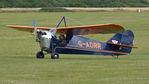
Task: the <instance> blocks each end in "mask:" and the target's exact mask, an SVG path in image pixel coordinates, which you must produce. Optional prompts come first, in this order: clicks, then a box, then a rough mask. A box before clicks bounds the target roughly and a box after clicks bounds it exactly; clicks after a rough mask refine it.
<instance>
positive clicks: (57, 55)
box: [51, 53, 59, 59]
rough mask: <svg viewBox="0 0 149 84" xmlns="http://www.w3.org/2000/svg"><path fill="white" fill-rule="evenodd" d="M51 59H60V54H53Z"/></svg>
mask: <svg viewBox="0 0 149 84" xmlns="http://www.w3.org/2000/svg"><path fill="white" fill-rule="evenodd" d="M51 59H59V54H58V53H52V54H51Z"/></svg>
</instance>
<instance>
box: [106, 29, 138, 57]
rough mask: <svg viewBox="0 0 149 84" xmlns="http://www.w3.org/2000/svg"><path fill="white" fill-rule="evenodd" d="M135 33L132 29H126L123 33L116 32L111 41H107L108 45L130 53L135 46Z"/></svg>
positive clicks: (115, 49)
mask: <svg viewBox="0 0 149 84" xmlns="http://www.w3.org/2000/svg"><path fill="white" fill-rule="evenodd" d="M133 41H134V34H133V32H132V31H131V30H126V31H124V32H121V33H117V34H115V35H114V36H113V37H112V38H111V39H110V40H109V41H107V45H108V47H110V50H111V49H112V50H114V51H119V52H125V53H128V54H129V53H130V52H131V50H132V48H136V47H135V46H133Z"/></svg>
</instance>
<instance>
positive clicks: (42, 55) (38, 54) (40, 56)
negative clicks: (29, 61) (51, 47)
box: [36, 51, 44, 58]
mask: <svg viewBox="0 0 149 84" xmlns="http://www.w3.org/2000/svg"><path fill="white" fill-rule="evenodd" d="M36 57H37V58H44V53H43V52H42V51H39V52H37V54H36Z"/></svg>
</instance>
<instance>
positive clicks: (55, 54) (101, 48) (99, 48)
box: [8, 16, 136, 59]
mask: <svg viewBox="0 0 149 84" xmlns="http://www.w3.org/2000/svg"><path fill="white" fill-rule="evenodd" d="M62 21H64V23H65V27H59V25H60V24H61V22H62ZM33 23H34V27H30V26H14V25H8V27H10V28H14V29H17V30H21V31H27V32H33V31H34V35H35V37H36V42H39V44H40V48H41V51H39V52H37V54H36V57H37V58H44V52H43V51H45V52H47V53H51V58H52V59H58V58H59V54H88V55H111V56H117V57H118V56H119V55H127V54H130V53H131V50H132V48H136V47H135V46H133V41H134V34H133V32H132V31H131V30H125V29H124V28H123V27H122V26H120V25H118V24H103V25H89V26H74V27H66V20H65V16H63V18H62V19H61V21H60V22H59V24H58V25H57V26H56V28H50V27H37V26H36V22H35V20H34V21H33ZM57 32H58V33H60V34H63V35H61V37H60V39H61V38H62V39H61V40H60V39H57V36H56V33H57ZM109 33H116V34H115V35H114V36H113V37H112V38H111V39H110V40H108V41H107V42H106V43H102V42H100V41H96V40H92V39H88V38H85V37H82V36H80V35H89V34H109ZM64 35H65V36H66V38H65V36H64Z"/></svg>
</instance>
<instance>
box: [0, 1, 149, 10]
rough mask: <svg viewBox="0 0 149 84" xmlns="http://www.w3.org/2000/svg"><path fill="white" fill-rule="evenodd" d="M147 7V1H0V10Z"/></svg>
mask: <svg viewBox="0 0 149 84" xmlns="http://www.w3.org/2000/svg"><path fill="white" fill-rule="evenodd" d="M148 6H149V0H0V8H37V7H148Z"/></svg>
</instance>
